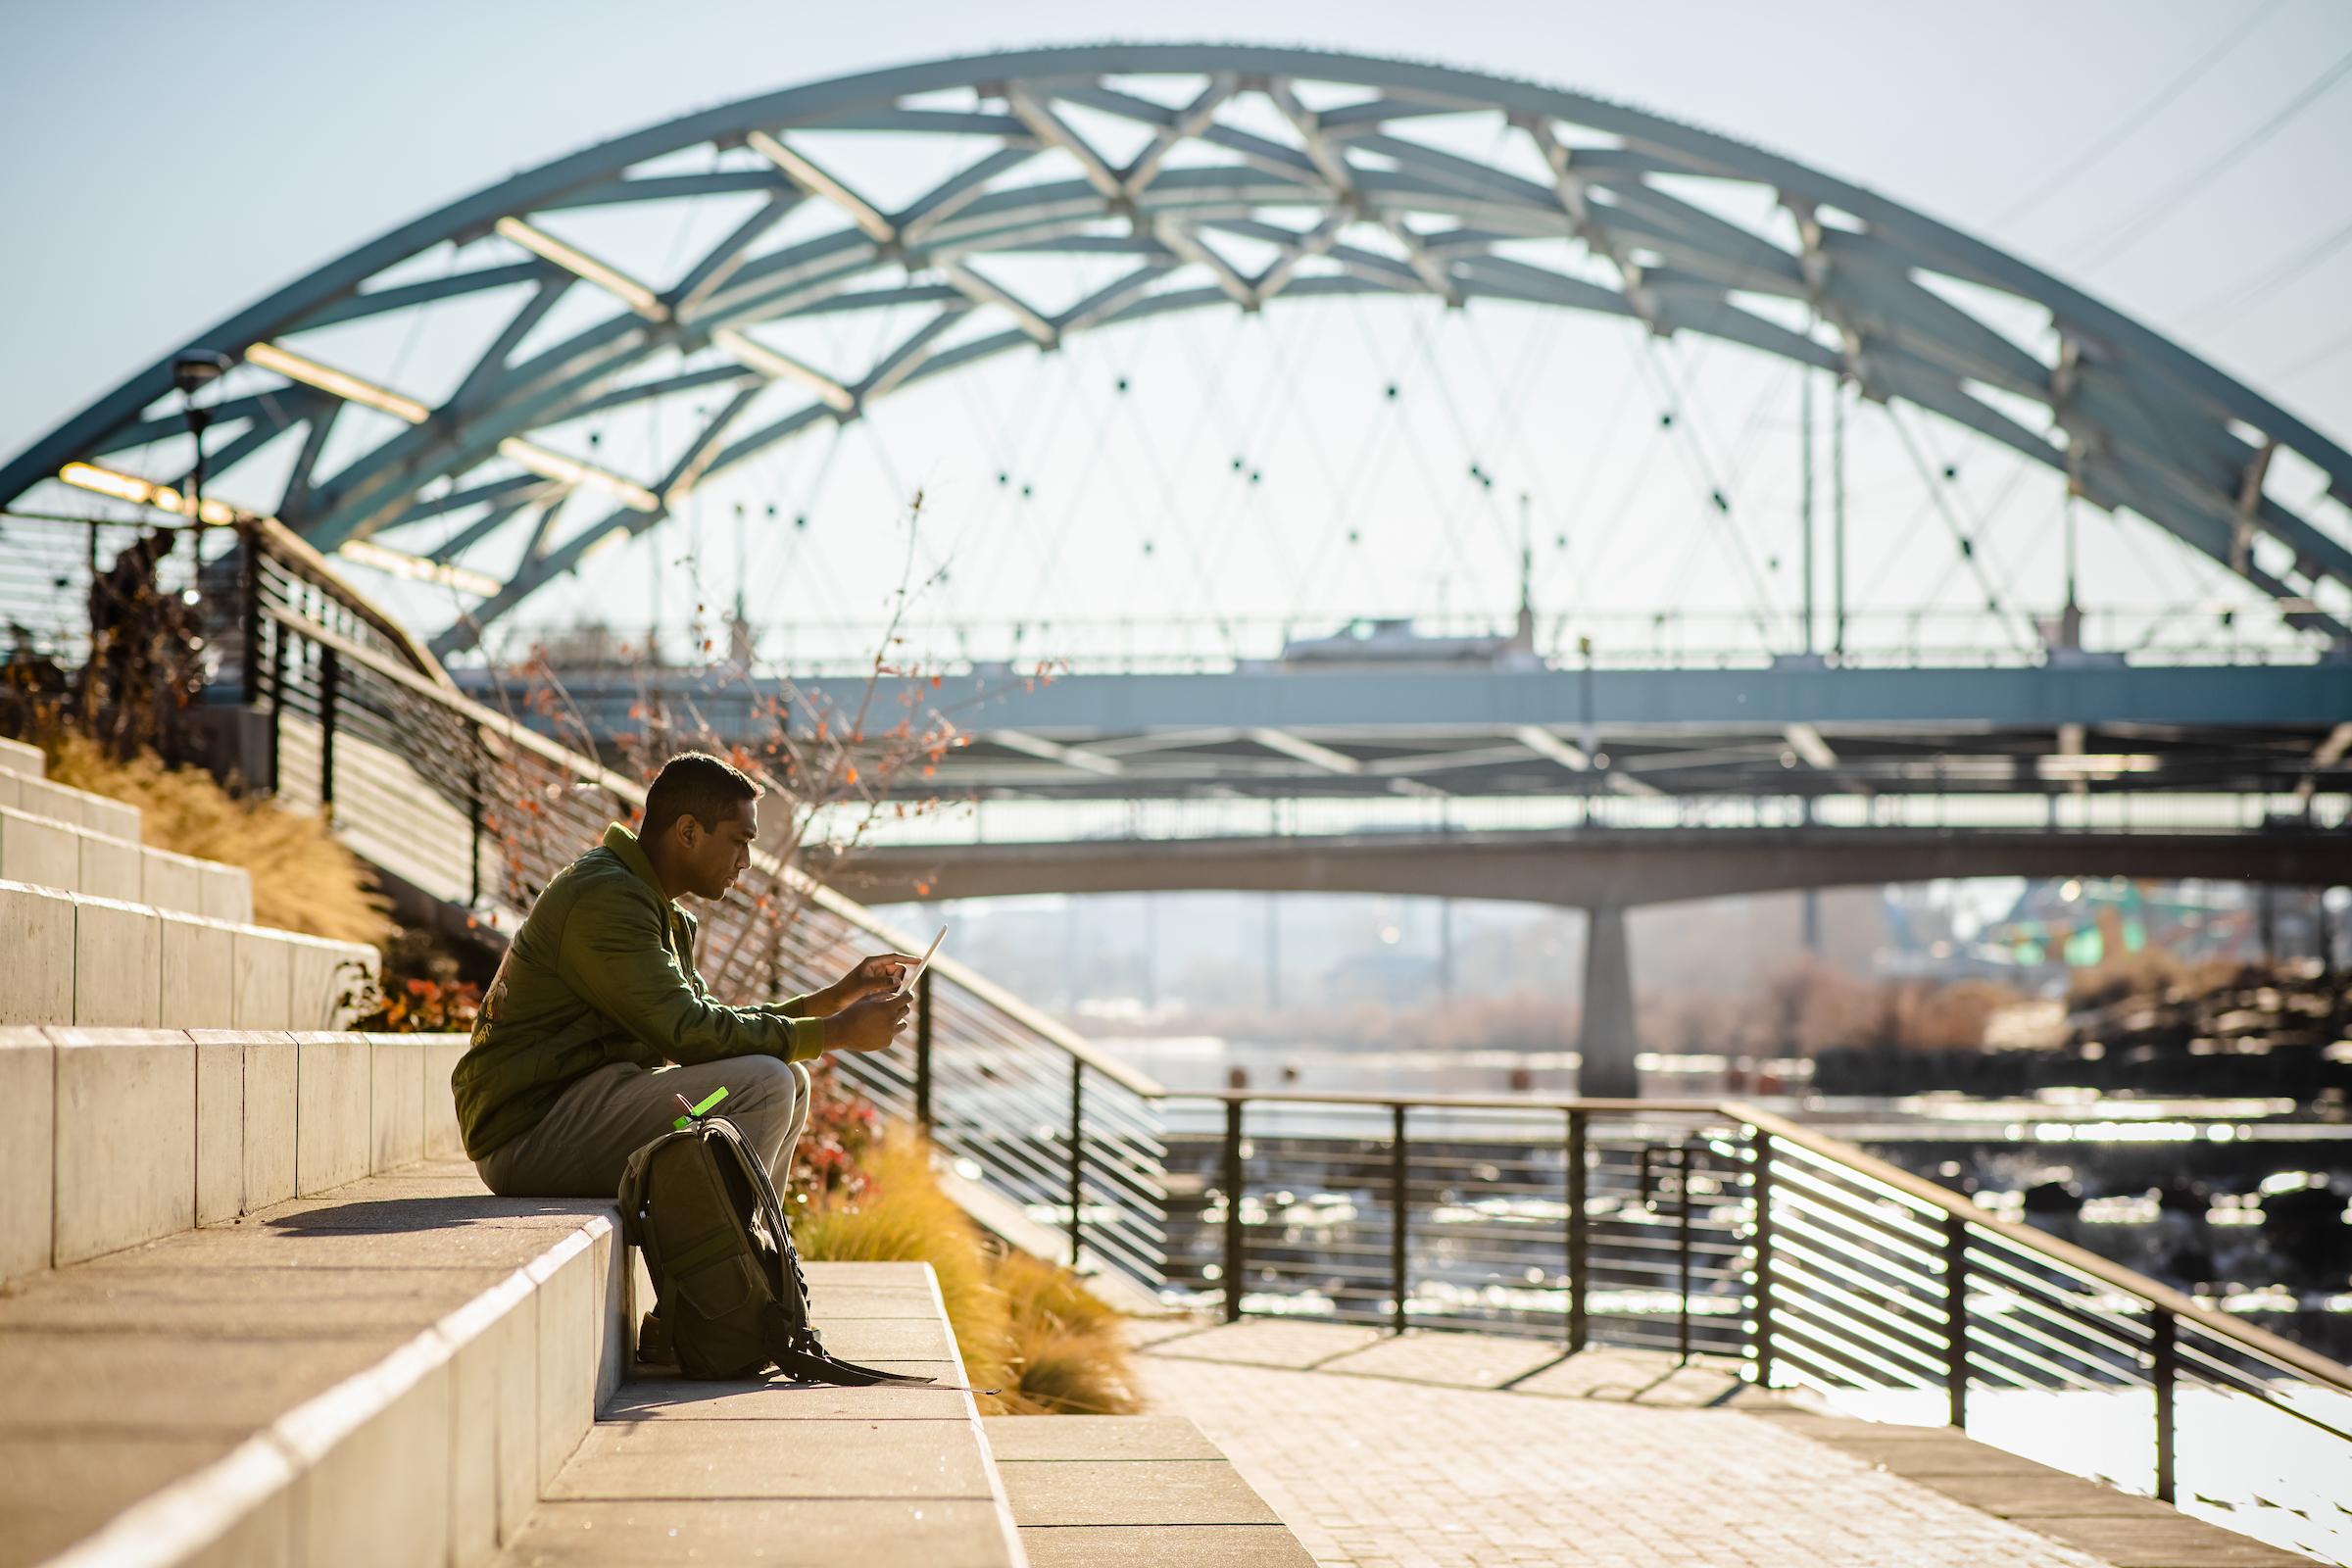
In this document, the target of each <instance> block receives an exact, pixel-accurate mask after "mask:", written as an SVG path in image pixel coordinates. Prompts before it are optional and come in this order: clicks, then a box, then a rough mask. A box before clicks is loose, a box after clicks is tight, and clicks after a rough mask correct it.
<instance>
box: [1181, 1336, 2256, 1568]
mask: <svg viewBox="0 0 2352 1568" xmlns="http://www.w3.org/2000/svg"><path fill="white" fill-rule="evenodd" d="M1162 1332H1165V1331H1164V1330H1163V1331H1162ZM1555 1359H1556V1357H1555V1356H1553V1355H1552V1354H1551V1353H1550V1352H1549V1350H1548V1349H1547V1348H1545V1347H1542V1346H1531V1345H1528V1344H1526V1343H1525V1342H1514V1341H1500V1340H1489V1339H1477V1338H1472V1337H1462V1336H1438V1335H1430V1336H1411V1337H1408V1338H1406V1339H1404V1340H1401V1341H1398V1340H1385V1339H1382V1338H1380V1337H1379V1336H1377V1335H1374V1334H1372V1333H1371V1332H1369V1331H1364V1330H1355V1329H1348V1328H1341V1327H1334V1326H1329V1325H1320V1324H1303V1323H1285V1322H1277V1321H1265V1322H1244V1323H1241V1324H1237V1325H1234V1326H1232V1327H1230V1328H1217V1329H1212V1330H1208V1331H1206V1332H1195V1333H1189V1334H1180V1335H1173V1336H1171V1337H1168V1338H1164V1339H1161V1340H1159V1341H1157V1343H1154V1344H1152V1345H1151V1346H1150V1347H1149V1348H1146V1349H1145V1351H1144V1353H1143V1354H1142V1356H1141V1357H1140V1358H1139V1362H1138V1365H1139V1368H1140V1370H1141V1373H1142V1376H1143V1379H1144V1382H1145V1386H1146V1389H1147V1391H1148V1393H1149V1395H1150V1397H1152V1401H1153V1402H1154V1404H1155V1406H1156V1407H1157V1408H1160V1409H1163V1410H1168V1411H1171V1412H1176V1413H1181V1414H1183V1415H1186V1416H1189V1417H1190V1418H1192V1419H1193V1420H1194V1421H1195V1422H1197V1423H1199V1424H1200V1426H1201V1429H1202V1430H1203V1431H1205V1432H1206V1433H1207V1435H1208V1437H1209V1438H1210V1440H1211V1441H1212V1442H1214V1443H1215V1444H1216V1445H1217V1446H1219V1447H1220V1448H1222V1449H1223V1450H1224V1451H1225V1453H1226V1454H1227V1455H1229V1456H1230V1457H1231V1458H1232V1460H1233V1462H1234V1464H1235V1466H1236V1467H1237V1468H1238V1469H1239V1470H1240V1471H1241V1473H1242V1475H1243V1477H1244V1478H1245V1479H1247V1480H1248V1481H1249V1482H1250V1485H1251V1486H1253V1487H1255V1488H1256V1489H1257V1491H1258V1492H1259V1493H1260V1494H1261V1495H1263V1496H1264V1497H1265V1499H1266V1501H1267V1502H1268V1503H1269V1504H1270V1505H1271V1506H1272V1507H1273V1508H1274V1510H1275V1512H1276V1513H1278V1514H1279V1515H1281V1517H1282V1518H1283V1520H1284V1521H1285V1522H1287V1523H1288V1524H1289V1525H1290V1526H1291V1527H1292V1529H1293V1530H1294V1531H1295V1532H1296V1534H1297V1535H1298V1537H1299V1541H1300V1543H1301V1544H1303V1545H1304V1546H1305V1547H1306V1549H1307V1550H1308V1551H1309V1552H1310V1553H1312V1554H1313V1556H1314V1558H1315V1560H1316V1562H1317V1563H1319V1564H1323V1565H1325V1568H1538V1565H1544V1568H1550V1565H1554V1564H1557V1565H1562V1568H1569V1565H1574V1568H1617V1565H1624V1568H1651V1565H1660V1564H1708V1565H1723V1568H1800V1565H1801V1568H1817V1565H1840V1564H1851V1565H1855V1568H1886V1565H1888V1564H1896V1563H1900V1564H1905V1565H1917V1568H1939V1565H1946V1564H1948V1565H1951V1568H1980V1565H1984V1564H1990V1563H1999V1564H2003V1565H2005V1568H2096V1565H2099V1564H2104V1563H2108V1562H2113V1561H2118V1560H2121V1561H2126V1562H2136V1563H2165V1564H2171V1563H2174V1562H2180V1563H2192V1564H2203V1563H2214V1564H2221V1563H2239V1562H2246V1563H2252V1562H2263V1563H2273V1562H2280V1561H2301V1560H2303V1559H2290V1558H2285V1557H2284V1556H2283V1555H2282V1554H2275V1553H2271V1552H2269V1551H2267V1550H2266V1549H2265V1548H2261V1547H2258V1546H2256V1545H2255V1544H2254V1543H2252V1542H2248V1541H2245V1539H2244V1538H2242V1537H2226V1538H2224V1539H2221V1540H2218V1541H2217V1540H2215V1539H2213V1538H2215V1537H2222V1536H2223V1533H2222V1532H2217V1531H2212V1530H2211V1527H2209V1526H2203V1525H2198V1524H2196V1523H2195V1522H2194V1521H2182V1523H2183V1524H2184V1525H2187V1526H2188V1527H2190V1528H2191V1529H2192V1530H2194V1531H2195V1532H2197V1533H2199V1536H2200V1537H2201V1538H2202V1539H2201V1540H2200V1541H2199V1542H2198V1543H2197V1544H2195V1545H2194V1546H2193V1547H2192V1548H2191V1549H2189V1550H2188V1551H2187V1552H2186V1553H2185V1554H2177V1553H2176V1550H2175V1548H2173V1547H2172V1546H2171V1545H2169V1544H2168V1545H2167V1546H2166V1547H2164V1548H2162V1549H2160V1550H2159V1551H2158V1553H2157V1555H2155V1556H2147V1555H2141V1554H2139V1553H2138V1552H2136V1551H2134V1552H2131V1553H2127V1554H2125V1555H2124V1556H2122V1557H2121V1558H2118V1557H2115V1556H2112V1555H2110V1554H2109V1550H2108V1549H2107V1548H2106V1547H2105V1546H2104V1544H2103V1543H2102V1544H2101V1545H2102V1549H2101V1550H2100V1551H2099V1554H2097V1555H2093V1554H2091V1553H2090V1552H2086V1551H2084V1550H2081V1549H2078V1548H2077V1547H2076V1546H2073V1545H2069V1544H2063V1543H2062V1542H2060V1541H2057V1540H2052V1539H2050V1536H2049V1535H2047V1534H2044V1533H2039V1532H2037V1531H2035V1530H2033V1529H2029V1528H2027V1527H2025V1526H2024V1525H2021V1524H2018V1523H2013V1522H2011V1521H2010V1520H2009V1519H2006V1518H2001V1517H1996V1516H1995V1514H1994V1513H1993V1512H1989V1511H1985V1510H1984V1509H1981V1508H1979V1507H1977V1506H1972V1505H1971V1504H1970V1503H1968V1502H1964V1501H1960V1500H1957V1499H1956V1498H1954V1497H1953V1496H1951V1495H1946V1492H1945V1491H1943V1490H1939V1489H1938V1487H1937V1485H1936V1483H1935V1482H1934V1481H1927V1480H1914V1479H1907V1478H1906V1477H1905V1476H1904V1475H1903V1474H1899V1473H1897V1472H1898V1471H1900V1470H1903V1469H1905V1468H1907V1467H1906V1466H1905V1465H1904V1464H1903V1463H1902V1462H1901V1461H1899V1460H1893V1459H1886V1458H1884V1453H1885V1448H1884V1446H1883V1445H1884V1440H1883V1439H1882V1446H1880V1447H1879V1448H1878V1449H1877V1450H1876V1451H1875V1452H1874V1450H1872V1449H1871V1448H1867V1447H1866V1448H1861V1449H1856V1448H1848V1447H1840V1446H1833V1445H1832V1444H1830V1443H1825V1442H1820V1441H1815V1440H1813V1439H1810V1438H1807V1437H1802V1436H1799V1435H1797V1432H1796V1430H1794V1427H1795V1423H1792V1422H1791V1420H1790V1419H1789V1416H1787V1415H1781V1416H1774V1415H1766V1414H1761V1413H1749V1412H1747V1411H1742V1410H1741V1409H1739V1408H1736V1407H1730V1406H1731V1405H1733V1404H1736V1403H1737V1402H1738V1401H1739V1400H1740V1398H1741V1397H1742V1396H1741V1394H1740V1390H1739V1387H1738V1386H1737V1384H1736V1381H1735V1380H1733V1379H1732V1378H1730V1377H1728V1376H1725V1375H1724V1374H1722V1373H1720V1372H1715V1371H1709V1370H1704V1369H1695V1368H1694V1369H1691V1370H1690V1371H1686V1372H1682V1373H1679V1374H1673V1375H1668V1373H1669V1372H1670V1369H1671V1363H1670V1362H1666V1361H1662V1360H1660V1359H1657V1358H1646V1359H1645V1358H1643V1357H1641V1356H1639V1355H1627V1354H1620V1353H1616V1352H1606V1351H1593V1352H1588V1354H1587V1355H1585V1356H1579V1357H1576V1358H1574V1360H1572V1361H1570V1362H1566V1363H1561V1364H1560V1365H1558V1366H1556V1367H1552V1368H1550V1369H1549V1370H1548V1371H1534V1369H1537V1368H1542V1367H1544V1366H1545V1364H1546V1363H1548V1362H1551V1361H1553V1360H1555ZM1578 1363H1583V1366H1582V1367H1581V1369H1580V1368H1579V1367H1578ZM1307 1367H1314V1368H1316V1370H1305V1368H1307ZM1531 1371H1534V1375H1533V1376H1528V1374H1529V1373H1530V1372H1531ZM1521 1378H1525V1381H1524V1382H1520V1383H1518V1384H1517V1390H1518V1392H1495V1390H1496V1389H1497V1387H1498V1386H1499V1385H1502V1384H1505V1383H1510V1382H1513V1381H1514V1380H1517V1379H1521ZM1539 1393H1541V1394H1547V1395H1550V1396H1552V1397H1532V1396H1536V1395H1538V1394H1539ZM1801 1419H1804V1420H1810V1419H1812V1418H1810V1417H1804V1418H1801ZM1835 1425H1836V1426H1839V1427H1847V1428H1850V1427H1853V1426H1856V1425H1859V1424H1858V1423H1835ZM1921 1436H1923V1437H1924V1436H1930V1435H1929V1434H1921ZM1934 1436H1935V1437H1936V1446H1937V1447H1938V1448H1941V1447H1945V1446H1950V1445H1951V1443H1953V1442H1954V1441H1955V1440H1952V1439H1950V1438H1948V1437H1947V1436H1944V1435H1940V1434H1936V1435H1934ZM1967 1446H1968V1447H1970V1448H1972V1449H1974V1448H1977V1447H1978V1446H1976V1445H1967ZM1919 1451H1920V1452H1922V1453H1926V1452H1928V1451H1929V1450H1928V1449H1926V1448H1922V1449H1920V1450H1919ZM1993 1451H1994V1450H1983V1452H1985V1453H1992V1452H1993ZM2007 1457H2008V1456H2006V1455H2000V1456H1998V1457H1997V1459H1996V1460H1995V1461H1993V1463H1994V1464H1998V1463H2000V1462H2001V1461H2005V1460H2006V1459H2007ZM2016 1463H2017V1464H2019V1465H2023V1464H2024V1463H2025V1462H2024V1461H2016ZM1987 1468H1988V1466H1987V1465H1986V1464H1984V1463H1980V1464H1979V1465H1978V1466H1977V1470H1978V1474H1977V1475H1976V1476H1975V1477H1974V1478H1973V1479H1974V1480H1975V1482H1976V1483H1977V1484H1978V1485H1979V1486H1982V1485H1983V1484H1984V1483H1985V1481H1986V1480H1987V1479H1988V1477H1987V1476H1986V1475H1985V1473H1984V1472H1985V1469H1987ZM2029 1468H2032V1469H2034V1470H2038V1467H2029ZM1913 1473H1914V1474H1916V1473H1917V1471H1916V1470H1914V1471H1913ZM2043 1474H2044V1475H2047V1474H2049V1473H2047V1472H2044V1473H2043ZM2059 1479H2062V1480H2067V1481H2071V1478H2059ZM2073 1484H2074V1485H2076V1486H2079V1487H2082V1488H2089V1487H2090V1484H2089V1483H2086V1482H2077V1483H2073ZM2092 1492H2093V1493H2096V1494H2100V1495H2104V1496H2106V1497H2110V1498H2112V1499H2113V1500H2114V1502H2115V1504H2117V1505H2118V1506H2119V1507H2129V1508H2131V1509H2155V1508H2156V1506H2157V1505H2155V1504H2153V1503H2147V1502H2145V1501H2144V1500H2142V1499H2137V1498H2130V1497H2125V1496H2123V1495H2120V1494H2110V1493H2105V1492H2104V1489H2092ZM2085 1496H2088V1495H2087V1494H2086V1495H2085ZM2083 1505H2084V1504H2083V1501H2082V1499H2081V1498H2078V1500H2077V1502H2076V1503H2074V1504H2071V1505H2070V1509H2069V1511H2070V1512H2081V1511H2082V1508H2083ZM2091 1505H2092V1506H2093V1507H2095V1506H2096V1505H2097V1504H2096V1499H2095V1498H2092V1499H2091ZM2163 1512H2164V1513H2165V1514H2166V1515H2167V1516H2168V1517H2169V1518H2172V1519H2178V1518H2179V1516H2178V1515H2173V1514H2172V1513H2171V1510H2163ZM2148 1523H2149V1521H2148V1520H2146V1519H2145V1518H2142V1517H2141V1516H2139V1515H2137V1514H2134V1515H2132V1517H2131V1521H2130V1523H2129V1527H2130V1528H2133V1529H2137V1528H2142V1527H2144V1526H2146V1525H2147V1524H2148ZM2126 1526H2127V1521H2125V1520H2123V1519H2120V1518H2119V1519H2112V1520H2107V1521H2101V1522H2098V1524H2096V1525H2094V1526H2093V1528H2094V1529H2095V1528H2110V1529H2112V1528H2124V1527H2126ZM2173 1539H2178V1538H2177V1537H2176V1538H2173ZM2239 1546H2243V1547H2246V1548H2251V1550H2249V1551H2248V1552H2246V1553H2245V1554H2244V1555H2240V1554H2239V1551H2238V1549H2237V1548H2238V1547H2239Z"/></svg>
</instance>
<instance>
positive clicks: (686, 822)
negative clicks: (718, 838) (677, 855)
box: [669, 811, 703, 850]
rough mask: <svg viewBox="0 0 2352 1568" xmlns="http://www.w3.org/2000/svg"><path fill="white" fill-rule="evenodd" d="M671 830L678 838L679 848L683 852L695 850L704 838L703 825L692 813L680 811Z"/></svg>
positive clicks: (671, 825)
mask: <svg viewBox="0 0 2352 1568" xmlns="http://www.w3.org/2000/svg"><path fill="white" fill-rule="evenodd" d="M669 830H670V831H671V832H672V833H675V834H676V835H677V836H678V848H679V849H681V850H691V849H693V848H694V846H695V845H696V843H697V842H699V841H700V840H701V838H702V836H703V824H702V823H701V822H700V821H699V820H697V819H696V817H695V814H694V813H693V812H692V811H680V812H679V813H678V819H677V820H676V821H675V822H673V823H671V824H670V829H669Z"/></svg>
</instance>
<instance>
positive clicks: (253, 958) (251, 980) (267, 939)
mask: <svg viewBox="0 0 2352 1568" xmlns="http://www.w3.org/2000/svg"><path fill="white" fill-rule="evenodd" d="M229 967H230V971H231V979H230V984H229V1023H230V1025H231V1026H232V1027H234V1028H238V1029H289V1028H292V1027H293V1024H294V1007H293V998H294V981H293V974H294V950H293V949H292V948H290V947H288V946H287V945H286V944H285V943H283V942H281V941H279V940H278V933H276V932H271V931H265V930H263V929H262V928H261V927H259V926H252V925H239V926H235V927H232V928H231V931H230V935H229Z"/></svg>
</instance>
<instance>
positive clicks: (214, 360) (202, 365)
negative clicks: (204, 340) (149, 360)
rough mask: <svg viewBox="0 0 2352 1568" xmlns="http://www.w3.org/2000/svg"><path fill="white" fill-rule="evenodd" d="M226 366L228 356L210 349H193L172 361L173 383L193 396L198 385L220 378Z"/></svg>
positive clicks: (183, 391)
mask: <svg viewBox="0 0 2352 1568" xmlns="http://www.w3.org/2000/svg"><path fill="white" fill-rule="evenodd" d="M226 368H228V359H227V356H225V355H221V354H215V353H213V352H212V351H211V350H209V349H193V350H190V351H189V352H188V353H186V354H182V355H181V356H180V357H179V358H178V359H175V360H173V361H172V385H173V386H175V387H177V388H179V390H180V391H181V392H182V393H185V394H187V395H189V396H191V397H192V396H194V395H195V392H196V389H197V388H198V387H201V386H203V385H205V384H206V383H207V382H210V381H216V380H219V379H220V377H221V371H222V370H224V369H226Z"/></svg>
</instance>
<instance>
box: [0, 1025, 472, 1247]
mask: <svg viewBox="0 0 2352 1568" xmlns="http://www.w3.org/2000/svg"><path fill="white" fill-rule="evenodd" d="M465 1049H466V1040H465V1037H464V1036H462V1035H380V1036H370V1035H357V1034H304V1035H294V1034H285V1033H279V1032H273V1031H268V1030H214V1029H195V1030H166V1029H26V1028H8V1027H0V1281H12V1282H13V1281H15V1280H17V1279H19V1278H20V1277H22V1276H26V1275H37V1274H38V1273H39V1271H41V1270H45V1269H49V1268H52V1267H59V1268H63V1267H67V1266H69V1265H73V1264H76V1263H81V1262H85V1261H87V1260H89V1259H91V1258H95V1257H101V1256H103V1255H105V1254H107V1253H109V1252H116V1251H120V1250H123V1249H125V1248H131V1247H137V1246H139V1245H141V1244H142V1243H146V1242H151V1241H154V1240H156V1239H158V1238H162V1237H168V1236H171V1235H173V1234H174V1233H176V1232H180V1231H185V1230H188V1229H190V1228H191V1227H193V1226H196V1225H211V1224H214V1223H216V1222H221V1221H234V1220H236V1219H238V1218H239V1217H240V1216H246V1215H254V1214H259V1213H262V1212H263V1211H265V1210H268V1209H270V1207H271V1206H272V1205H274V1204H277V1203H281V1202H283V1201H286V1200H288V1199H293V1198H302V1197H310V1196H312V1195H316V1194H319V1193H324V1192H327V1191H329V1190H332V1189H335V1188H338V1187H341V1186H343V1185H344V1184H345V1183H348V1182H352V1181H356V1180H359V1179H361V1178H363V1177H366V1176H368V1175H370V1174H371V1173H380V1172H384V1171H390V1170H395V1169H398V1168H399V1167H401V1166H404V1165H408V1164H412V1163H414V1162H416V1161H417V1160H419V1159H423V1158H426V1157H428V1156H432V1157H441V1158H448V1157H452V1156H456V1155H458V1154H460V1153H461V1152H462V1151H461V1147H460V1139H459V1132H458V1123H457V1112H456V1107H455V1105H454V1103H452V1100H451V1097H450V1090H449V1076H450V1072H451V1071H452V1069H453V1068H455V1067H456V1065H457V1060H458V1057H459V1056H460V1055H462V1054H464V1053H465ZM468 1168H469V1169H470V1167H468ZM10 1288H12V1289H13V1288H15V1287H14V1286H13V1285H11V1287H10Z"/></svg>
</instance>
